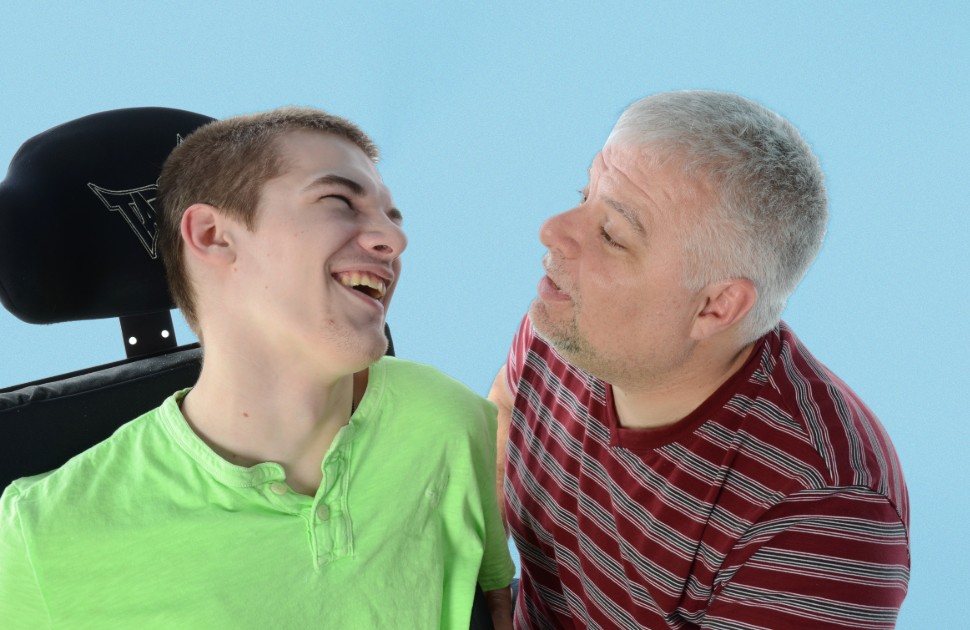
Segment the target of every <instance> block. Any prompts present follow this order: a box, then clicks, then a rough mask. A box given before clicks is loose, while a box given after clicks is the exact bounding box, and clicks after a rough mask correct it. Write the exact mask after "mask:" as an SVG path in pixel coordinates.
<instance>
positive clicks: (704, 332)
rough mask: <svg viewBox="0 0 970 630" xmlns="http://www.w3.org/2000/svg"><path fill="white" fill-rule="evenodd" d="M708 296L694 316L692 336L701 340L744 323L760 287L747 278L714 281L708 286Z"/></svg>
mask: <svg viewBox="0 0 970 630" xmlns="http://www.w3.org/2000/svg"><path fill="white" fill-rule="evenodd" d="M705 295H706V299H705V301H704V304H702V305H701V309H700V311H699V312H698V313H697V316H696V317H695V318H694V325H693V327H692V329H691V337H693V338H694V339H697V340H698V341H700V340H701V339H707V338H709V337H712V336H714V335H716V334H718V333H720V332H723V331H725V330H727V329H728V328H730V327H731V326H733V325H734V324H736V323H738V322H740V321H741V320H742V319H744V317H745V316H746V315H747V314H748V313H750V312H751V309H752V308H754V305H755V303H756V302H757V301H758V289H756V288H755V286H754V283H753V282H751V281H750V280H748V279H747V278H735V279H732V280H725V281H724V282H718V283H717V284H712V285H710V286H709V287H707V288H706V289H705Z"/></svg>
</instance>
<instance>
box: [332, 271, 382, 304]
mask: <svg viewBox="0 0 970 630" xmlns="http://www.w3.org/2000/svg"><path fill="white" fill-rule="evenodd" d="M340 284H342V285H344V286H345V287H347V288H350V289H353V288H354V287H367V288H368V289H372V291H365V293H367V294H368V295H370V296H371V297H372V298H375V299H378V300H379V299H381V298H382V297H384V293H385V292H386V291H387V287H386V286H385V284H384V281H383V280H381V279H380V278H376V277H373V276H371V275H369V274H362V273H346V274H341V275H340Z"/></svg>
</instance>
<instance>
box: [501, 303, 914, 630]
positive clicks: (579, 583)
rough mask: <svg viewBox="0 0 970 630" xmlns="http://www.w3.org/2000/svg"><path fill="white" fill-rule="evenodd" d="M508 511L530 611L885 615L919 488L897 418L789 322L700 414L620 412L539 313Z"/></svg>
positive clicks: (526, 613) (651, 621)
mask: <svg viewBox="0 0 970 630" xmlns="http://www.w3.org/2000/svg"><path fill="white" fill-rule="evenodd" d="M507 375H508V385H509V388H510V390H511V391H512V393H513V394H514V397H515V403H514V408H513V413H512V423H511V427H510V432H509V444H508V463H507V469H506V480H505V501H506V514H507V517H508V520H509V525H510V527H511V530H512V535H513V537H514V540H515V543H516V546H517V547H518V550H519V553H520V556H521V584H520V590H519V596H518V600H517V603H516V611H515V625H516V627H517V628H547V627H581V628H623V629H629V628H737V629H744V630H750V629H753V628H771V629H778V628H890V627H892V626H893V625H894V622H895V619H896V615H897V613H898V610H899V606H900V604H901V603H902V600H903V597H904V596H905V595H906V589H907V585H908V581H909V540H908V530H909V505H908V497H907V492H906V485H905V482H904V480H903V475H902V471H901V469H900V465H899V461H898V459H897V456H896V453H895V450H894V449H893V446H892V444H891V442H890V440H889V436H888V435H887V434H886V431H885V429H884V428H883V427H882V425H881V424H880V423H879V421H878V420H877V419H876V417H875V416H874V415H873V413H872V412H871V411H870V410H869V409H868V408H867V407H866V405H865V404H864V403H863V402H862V401H861V400H860V399H859V398H858V397H857V396H856V394H855V393H854V392H853V391H852V390H851V389H849V388H848V386H846V385H845V384H844V383H843V382H842V381H841V380H839V378H838V377H836V376H835V375H834V374H832V373H831V372H830V371H829V370H828V369H827V368H826V367H825V366H823V365H822V364H821V363H819V362H818V361H817V360H816V359H815V358H814V357H813V356H812V355H811V354H809V352H808V351H807V350H806V349H805V347H804V346H803V345H802V344H801V342H800V341H799V340H798V339H797V338H796V337H795V335H794V334H793V333H792V331H791V330H790V329H789V328H788V327H787V326H786V325H785V324H783V323H782V324H780V325H779V326H778V327H777V328H776V329H775V330H773V331H772V332H770V333H768V334H767V335H765V336H764V337H763V338H762V339H761V340H759V341H758V342H757V343H756V345H755V349H754V351H753V352H752V354H751V357H750V359H749V360H748V361H747V363H746V364H745V365H744V366H743V367H742V368H741V369H740V370H738V372H737V373H736V374H735V375H734V376H732V377H731V378H730V379H729V380H728V381H727V382H726V383H724V385H723V386H722V387H721V388H720V389H718V391H716V392H715V393H714V394H713V395H712V396H711V397H710V398H709V399H708V400H706V401H705V402H704V403H703V404H702V405H701V406H700V407H699V408H697V409H696V410H695V411H693V412H692V413H691V414H690V415H689V416H687V417H686V418H684V419H683V420H681V421H679V422H677V423H676V424H674V425H671V426H669V427H664V428H661V429H656V430H632V429H624V428H622V427H620V426H619V424H618V422H617V417H616V411H615V408H614V405H613V400H612V389H611V387H610V385H608V384H607V383H605V382H603V381H601V380H599V379H597V378H594V377H593V376H591V375H589V374H587V373H586V372H584V371H582V370H580V369H578V368H576V367H575V366H572V365H570V364H569V363H568V362H566V361H565V360H564V359H563V358H562V357H561V356H560V355H559V354H558V353H557V352H556V351H555V350H554V349H553V348H552V347H551V346H549V345H548V344H547V343H545V342H544V341H543V340H542V339H540V338H539V337H538V336H537V335H535V333H534V331H533V329H532V325H531V323H530V322H529V320H528V317H526V318H525V319H524V320H523V323H522V326H521V328H520V329H519V332H518V333H517V335H516V337H515V340H514V342H513V345H512V349H511V351H510V353H509V359H508V364H507Z"/></svg>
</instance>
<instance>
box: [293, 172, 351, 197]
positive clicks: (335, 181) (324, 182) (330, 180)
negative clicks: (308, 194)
mask: <svg viewBox="0 0 970 630" xmlns="http://www.w3.org/2000/svg"><path fill="white" fill-rule="evenodd" d="M333 185H337V186H343V187H344V188H346V189H348V190H350V192H352V193H353V194H354V195H356V196H358V197H362V196H364V187H363V186H361V185H360V184H358V183H357V182H355V181H354V180H352V179H348V178H346V177H342V176H340V175H332V174H331V175H321V176H320V177H318V178H316V179H315V180H313V181H312V182H310V183H309V184H308V185H307V186H306V188H304V190H310V189H311V188H315V187H317V186H333Z"/></svg>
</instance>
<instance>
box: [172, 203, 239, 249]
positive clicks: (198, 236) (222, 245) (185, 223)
mask: <svg viewBox="0 0 970 630" xmlns="http://www.w3.org/2000/svg"><path fill="white" fill-rule="evenodd" d="M230 223H231V220H230V219H229V218H228V217H227V216H226V215H225V214H223V213H222V212H220V211H219V210H218V209H217V208H215V207H214V206H210V205H209V204H205V203H196V204H193V205H191V206H189V207H188V208H186V209H185V213H184V214H183V215H182V223H181V226H180V227H181V232H182V241H183V242H184V243H185V250H186V256H188V257H189V258H197V259H199V260H201V261H203V262H208V263H214V264H220V263H222V264H225V263H231V262H232V261H233V260H234V259H235V255H236V253H235V249H234V248H233V238H232V235H231V228H230V225H229V224H230Z"/></svg>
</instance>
